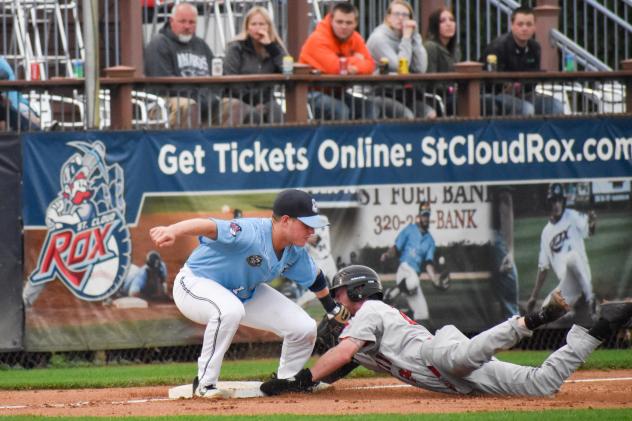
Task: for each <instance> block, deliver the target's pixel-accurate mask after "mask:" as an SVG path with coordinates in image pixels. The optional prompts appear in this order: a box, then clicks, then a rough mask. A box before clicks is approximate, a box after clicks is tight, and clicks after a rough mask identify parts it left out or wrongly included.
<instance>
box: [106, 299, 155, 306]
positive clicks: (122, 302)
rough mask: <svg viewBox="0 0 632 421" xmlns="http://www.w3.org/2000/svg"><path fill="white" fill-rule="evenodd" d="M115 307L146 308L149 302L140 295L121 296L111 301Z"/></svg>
mask: <svg viewBox="0 0 632 421" xmlns="http://www.w3.org/2000/svg"><path fill="white" fill-rule="evenodd" d="M112 305H113V306H114V307H116V308H147V307H149V304H148V303H147V301H145V300H143V299H142V298H140V297H121V298H117V299H116V300H114V301H112Z"/></svg>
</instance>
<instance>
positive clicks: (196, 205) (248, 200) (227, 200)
mask: <svg viewBox="0 0 632 421" xmlns="http://www.w3.org/2000/svg"><path fill="white" fill-rule="evenodd" d="M275 196H276V193H252V194H230V195H221V194H218V195H201V196H195V195H182V196H160V197H150V198H147V200H146V201H145V203H144V205H143V210H142V212H143V213H148V214H150V213H170V212H221V210H222V206H224V205H228V206H229V207H230V208H231V209H236V208H238V209H241V210H242V211H249V210H250V211H252V210H272V202H273V201H274V198H275Z"/></svg>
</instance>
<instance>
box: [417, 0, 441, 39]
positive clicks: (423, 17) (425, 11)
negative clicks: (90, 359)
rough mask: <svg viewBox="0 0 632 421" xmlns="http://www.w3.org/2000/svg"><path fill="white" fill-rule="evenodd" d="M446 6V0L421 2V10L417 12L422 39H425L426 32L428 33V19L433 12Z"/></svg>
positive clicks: (425, 0) (424, 0)
mask: <svg viewBox="0 0 632 421" xmlns="http://www.w3.org/2000/svg"><path fill="white" fill-rule="evenodd" d="M444 6H445V0H421V3H420V7H419V9H420V10H418V11H417V15H418V16H417V17H418V19H419V20H418V21H417V22H419V32H420V33H421V36H422V37H425V36H426V32H428V18H429V17H430V15H431V14H432V12H434V11H435V10H437V9H438V8H440V7H444ZM424 40H425V38H424Z"/></svg>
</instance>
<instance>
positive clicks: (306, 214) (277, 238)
mask: <svg viewBox="0 0 632 421" xmlns="http://www.w3.org/2000/svg"><path fill="white" fill-rule="evenodd" d="M325 224H326V222H325V221H324V219H323V218H322V217H321V215H319V214H318V207H317V205H316V201H315V200H314V199H313V198H312V197H311V196H310V195H309V194H307V193H305V192H302V191H300V190H293V189H291V190H284V191H282V192H281V193H279V195H278V196H277V197H276V199H275V201H274V205H273V215H272V218H241V219H233V220H231V221H223V220H217V219H212V218H209V219H202V218H197V219H189V220H185V221H181V222H178V223H176V224H173V225H170V226H166V227H165V226H159V227H154V228H152V229H151V230H150V236H151V239H152V240H153V241H154V243H155V244H156V245H157V246H158V247H168V246H171V245H173V244H174V241H175V239H176V238H177V237H180V236H185V235H195V236H198V237H199V241H200V244H199V246H198V247H197V248H196V249H195V250H194V251H193V253H192V254H191V255H190V256H189V258H188V260H187V261H186V263H185V265H184V267H183V268H182V269H181V270H180V272H179V273H178V275H177V276H176V279H175V281H174V286H173V299H174V301H175V303H176V306H177V307H178V309H179V310H180V311H181V312H182V314H183V315H184V316H186V317H187V318H189V319H191V320H192V321H194V322H197V323H200V324H204V325H206V331H205V333H204V342H203V344H202V351H201V354H200V357H199V358H198V372H197V377H196V379H195V380H194V382H193V388H194V389H193V393H194V395H196V396H204V397H209V398H214V397H222V396H223V392H222V391H221V390H219V389H217V388H216V384H217V381H218V377H219V373H220V368H221V365H222V360H223V358H224V354H225V352H226V351H227V350H228V347H229V346H230V343H231V342H232V339H233V336H234V335H235V332H236V331H237V328H238V327H239V325H244V326H249V327H253V328H256V329H262V330H267V331H271V332H274V333H276V334H277V335H279V336H281V337H282V338H283V347H282V351H281V359H280V363H279V367H278V372H277V378H280V379H284V378H289V377H292V376H294V375H295V374H296V373H297V372H298V371H299V370H300V369H301V368H302V367H303V365H304V364H305V362H307V360H308V359H309V357H310V356H311V354H312V350H313V347H314V342H315V340H316V322H315V321H314V319H312V318H311V317H310V316H309V315H308V314H307V313H306V312H305V311H304V310H303V309H302V308H301V307H299V306H298V305H297V304H296V303H294V302H292V301H291V300H290V299H288V298H286V297H285V296H284V295H283V294H281V293H280V292H279V291H277V290H275V289H274V288H272V287H271V286H270V285H267V283H268V282H270V281H272V280H273V279H275V278H276V277H278V276H279V275H283V276H284V277H286V278H289V279H291V280H293V281H294V282H296V283H297V284H299V285H302V286H305V287H309V288H310V290H312V291H313V292H314V293H315V294H316V296H317V297H318V298H319V299H320V300H321V303H322V304H323V307H324V308H325V310H326V311H327V313H329V314H330V315H332V317H333V316H334V315H337V316H338V317H343V316H344V313H346V315H348V312H346V310H345V309H343V308H341V307H340V306H338V305H337V304H336V302H335V301H334V300H333V298H332V297H331V296H330V295H329V289H328V288H327V282H326V280H325V277H324V276H323V274H322V273H321V271H320V270H319V269H318V268H317V267H316V265H315V264H314V261H313V260H312V259H311V258H310V257H309V255H308V254H307V251H306V250H305V249H304V246H305V243H306V242H307V239H308V238H309V237H310V236H311V235H312V234H313V233H314V228H319V227H322V226H324V225H325Z"/></svg>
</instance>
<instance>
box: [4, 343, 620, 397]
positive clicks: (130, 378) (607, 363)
mask: <svg viewBox="0 0 632 421" xmlns="http://www.w3.org/2000/svg"><path fill="white" fill-rule="evenodd" d="M549 353H550V352H548V351H508V352H502V353H500V354H498V358H499V359H501V360H503V361H508V362H513V363H516V364H521V365H531V366H537V365H540V364H541V363H542V361H544V359H545V358H546V357H547V356H548V355H549ZM313 363H314V360H311V361H310V363H309V364H308V365H310V366H311V365H312V364H313ZM56 364H57V365H58V367H54V368H43V369H31V370H24V369H4V370H0V390H2V389H4V390H14V389H75V388H106V387H132V386H158V385H176V384H184V383H190V382H191V379H192V378H193V376H194V374H195V371H196V364H195V363H170V364H129V365H125V364H115V365H108V366H85V365H82V366H78V367H73V366H64V364H63V362H59V361H58V362H57V363H56ZM277 364H278V360H277V359H257V360H239V361H225V362H224V364H223V365H222V372H221V376H220V378H221V379H222V380H263V379H265V378H267V377H268V376H269V375H270V374H271V373H272V372H274V371H276V369H277ZM582 369H601V370H607V369H632V356H631V355H630V352H629V350H597V351H595V352H594V353H593V354H592V355H591V356H590V357H589V358H588V361H587V362H586V364H584V366H583V367H582ZM372 376H375V374H374V373H373V372H372V371H369V370H367V369H364V368H362V367H360V368H358V369H356V370H354V371H353V373H351V375H350V377H372Z"/></svg>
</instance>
